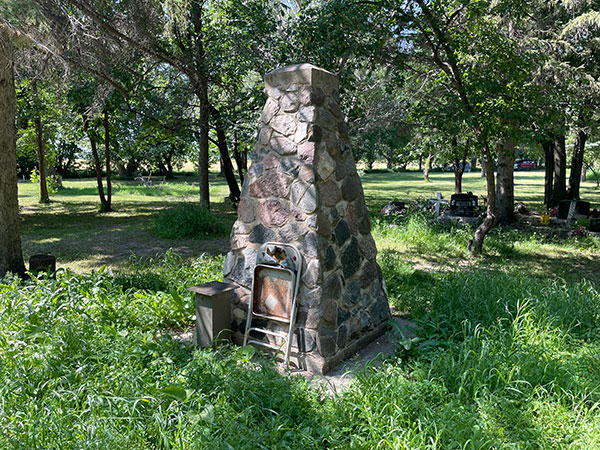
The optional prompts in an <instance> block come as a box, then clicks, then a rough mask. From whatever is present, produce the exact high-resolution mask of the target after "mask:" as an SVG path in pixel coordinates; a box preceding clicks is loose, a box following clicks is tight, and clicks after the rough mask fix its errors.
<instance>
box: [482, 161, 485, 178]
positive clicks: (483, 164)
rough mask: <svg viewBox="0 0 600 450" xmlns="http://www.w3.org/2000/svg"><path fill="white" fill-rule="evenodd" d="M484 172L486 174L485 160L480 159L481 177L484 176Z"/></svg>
mask: <svg viewBox="0 0 600 450" xmlns="http://www.w3.org/2000/svg"><path fill="white" fill-rule="evenodd" d="M485 174H486V171H485V161H484V160H483V159H482V160H481V178H485Z"/></svg>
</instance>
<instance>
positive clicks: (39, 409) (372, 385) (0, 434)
mask: <svg viewBox="0 0 600 450" xmlns="http://www.w3.org/2000/svg"><path fill="white" fill-rule="evenodd" d="M516 177H517V178H516V180H517V188H516V198H517V201H522V202H524V203H525V204H526V205H528V206H529V207H530V208H532V209H534V210H535V209H540V208H541V202H542V182H543V174H542V172H519V173H517V174H516ZM214 181H215V182H213V183H212V188H211V195H212V200H213V205H214V210H215V211H216V213H217V216H218V217H219V218H220V219H221V220H222V221H223V222H224V223H225V224H226V225H228V226H231V224H232V223H233V221H234V219H235V214H234V212H233V210H232V209H231V208H230V207H229V206H227V205H226V204H225V203H224V202H223V201H222V200H223V197H224V196H225V195H226V194H227V192H226V186H225V184H224V183H223V181H221V180H214ZM193 182H194V180H193V179H191V178H179V179H177V180H176V181H175V182H173V183H168V184H167V185H165V186H164V187H163V188H162V189H157V188H143V187H139V186H136V185H135V184H134V183H128V182H117V183H116V184H117V187H116V189H115V194H114V200H113V202H114V206H115V208H116V210H117V211H116V212H114V213H109V214H98V213H97V206H98V202H97V200H96V195H95V189H94V182H93V181H92V180H77V181H72V180H67V181H65V189H64V190H62V191H60V193H59V194H57V195H56V196H54V197H53V203H51V204H50V205H39V204H38V203H37V202H36V197H35V188H36V186H34V185H32V184H27V183H23V184H20V185H19V193H20V204H21V206H22V213H23V230H22V231H23V241H24V248H25V252H26V255H27V256H28V255H30V254H33V253H36V252H43V251H49V252H52V253H54V254H56V255H57V256H58V263H59V266H60V267H63V268H67V269H74V271H71V270H66V271H61V272H60V273H59V274H58V275H57V279H56V280H51V279H50V280H49V279H39V280H33V281H30V282H26V283H23V282H20V281H19V280H16V279H5V280H4V281H2V280H0V311H1V314H0V381H1V382H0V398H1V399H2V401H1V402H0V448H7V449H9V448H15V449H17V448H18V449H35V448H40V449H41V448H44V449H81V448H86V449H87V448H95V449H113V448H114V449H117V448H118V449H122V448H128V449H156V448H164V449H167V448H169V449H170V448H174V449H191V448H206V449H215V448H224V449H242V448H248V449H254V448H290V449H298V448H337V449H347V448H355V449H372V448H397V449H413V448H419V449H435V448H440V449H441V448H443V449H446V448H449V449H454V448H456V449H466V448H468V449H490V448H498V449H500V448H502V449H504V448H506V449H515V448H523V449H528V448H531V449H539V448H542V449H546V448H549V449H550V448H553V449H565V448H571V449H583V448H585V449H587V448H590V449H591V448H600V412H599V409H598V405H600V390H599V386H600V293H599V292H598V285H599V283H600V279H599V278H598V276H599V275H598V274H599V273H600V266H599V265H598V262H597V261H598V259H599V258H598V256H599V253H600V241H599V240H598V239H597V238H595V237H586V238H579V239H576V238H566V239H565V238H563V237H559V236H558V235H557V234H556V233H555V234H552V233H549V232H548V230H547V229H543V228H540V227H535V228H533V227H532V228H530V227H528V226H524V224H520V225H519V226H517V227H515V228H512V229H510V230H494V231H493V232H492V233H491V234H490V236H489V237H488V238H487V239H486V244H485V252H486V254H485V255H483V256H481V257H477V258H472V257H470V256H469V255H468V254H467V252H466V243H467V240H468V239H469V238H470V236H471V234H472V230H471V229H469V228H460V227H456V226H451V225H444V224H438V223H432V222H431V221H430V220H429V219H430V217H429V216H428V215H427V214H424V213H419V212H411V213H410V214H409V215H407V216H405V217H401V218H395V219H386V218H383V217H381V216H380V215H378V214H377V213H376V212H377V211H378V210H379V209H380V208H381V207H382V206H383V205H384V204H385V203H387V201H388V200H391V199H394V200H404V201H414V200H418V199H426V198H431V197H433V196H434V195H435V193H436V192H438V191H440V192H442V193H443V194H444V195H445V196H446V197H447V198H448V197H449V195H450V193H451V192H452V190H453V179H452V174H450V173H434V174H432V182H431V183H425V182H423V181H422V179H421V175H420V174H418V173H402V174H392V173H370V174H365V175H364V177H363V184H364V188H365V195H366V198H367V203H368V206H369V208H370V210H371V211H372V212H373V215H372V223H373V234H374V237H375V239H376V241H377V245H378V249H379V255H378V261H379V264H380V266H381V267H382V270H383V273H384V277H385V279H386V284H387V288H388V295H389V298H390V303H391V304H392V305H393V306H394V307H395V310H396V311H397V312H399V313H402V314H405V315H407V316H409V317H410V318H411V319H412V320H414V321H415V322H416V324H417V336H418V337H417V338H414V339H406V338H405V337H403V336H401V335H398V341H399V343H400V344H401V345H400V346H399V350H398V352H397V354H396V355H395V356H394V357H393V358H391V359H390V360H389V361H387V363H385V364H384V365H383V366H382V367H379V368H372V369H368V370H366V371H365V372H364V373H360V374H359V376H358V378H357V380H356V381H355V382H354V383H353V384H352V385H351V386H350V387H349V389H348V390H347V391H345V392H343V393H339V394H338V395H336V396H330V395H328V394H326V393H325V392H323V391H320V390H319V389H317V388H315V387H314V386H312V385H309V384H307V382H305V381H304V380H303V379H300V378H294V377H288V376H282V375H280V374H279V373H278V372H277V371H276V370H275V369H274V367H273V365H272V362H271V361H269V360H268V359H262V358H260V357H258V358H257V357H254V358H250V356H251V355H250V354H249V353H248V352H247V350H246V349H238V348H222V349H220V350H218V351H214V350H202V351H194V350H193V349H190V348H189V347H187V346H186V345H184V344H182V343H181V342H179V341H177V340H174V339H172V338H171V337H169V336H170V335H169V333H168V331H169V330H172V329H173V328H178V327H186V326H189V324H191V323H192V322H193V307H192V301H191V297H190V296H189V295H188V294H187V293H186V292H185V287H186V286H190V285H191V284H195V283H200V282H204V281H209V280H214V279H219V278H220V276H221V275H220V271H221V266H222V263H223V256H222V255H223V253H224V252H225V251H226V250H227V239H226V238H222V239H217V240H174V239H165V238H157V237H155V235H154V234H153V230H152V223H153V216H154V215H155V214H157V212H159V211H160V210H163V209H166V208H169V207H172V206H173V205H175V204H179V203H182V202H193V201H195V198H196V190H197V187H194V186H193V185H192V184H193ZM464 186H465V190H471V191H473V192H475V193H477V194H481V193H483V188H484V187H483V186H484V185H483V181H482V179H481V178H480V177H479V174H478V173H473V174H466V176H465V180H464ZM582 197H583V198H584V199H587V200H589V201H591V202H592V206H595V207H598V206H599V204H600V196H599V192H598V191H596V190H595V189H594V188H593V185H592V184H591V183H585V184H584V188H583V192H582ZM530 220H531V223H532V224H533V223H534V222H535V220H534V219H533V218H532V219H530ZM169 248H173V249H175V252H171V251H168V249H169ZM132 252H133V253H135V254H137V255H138V256H140V257H142V258H136V259H131V258H130V255H131V253H132ZM155 254H159V256H158V257H156V258H154V259H151V260H148V259H143V257H146V256H154V255H155ZM104 265H106V268H105V267H103V266H104ZM89 269H95V270H93V271H92V270H89ZM107 269H109V270H107Z"/></svg>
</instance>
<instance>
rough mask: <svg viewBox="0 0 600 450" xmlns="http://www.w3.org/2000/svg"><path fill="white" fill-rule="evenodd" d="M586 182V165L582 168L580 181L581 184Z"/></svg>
mask: <svg viewBox="0 0 600 450" xmlns="http://www.w3.org/2000/svg"><path fill="white" fill-rule="evenodd" d="M585 180H587V167H585V164H584V165H583V167H582V168H581V178H580V179H579V181H580V183H583V182H584V181H585Z"/></svg>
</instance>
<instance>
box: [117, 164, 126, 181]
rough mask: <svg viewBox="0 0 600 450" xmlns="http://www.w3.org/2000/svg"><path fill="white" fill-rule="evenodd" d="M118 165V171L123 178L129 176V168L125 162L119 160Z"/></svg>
mask: <svg viewBox="0 0 600 450" xmlns="http://www.w3.org/2000/svg"><path fill="white" fill-rule="evenodd" d="M115 164H116V165H117V172H118V173H119V176H120V177H121V178H125V177H126V176H127V169H126V168H125V164H123V163H122V162H121V161H117V162H116V163H115Z"/></svg>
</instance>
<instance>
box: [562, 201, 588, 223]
mask: <svg viewBox="0 0 600 450" xmlns="http://www.w3.org/2000/svg"><path fill="white" fill-rule="evenodd" d="M589 215H590V203H589V202H584V201H580V200H561V201H560V202H558V218H559V219H562V220H571V219H573V218H581V217H588V216H589Z"/></svg>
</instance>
